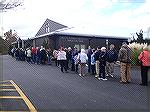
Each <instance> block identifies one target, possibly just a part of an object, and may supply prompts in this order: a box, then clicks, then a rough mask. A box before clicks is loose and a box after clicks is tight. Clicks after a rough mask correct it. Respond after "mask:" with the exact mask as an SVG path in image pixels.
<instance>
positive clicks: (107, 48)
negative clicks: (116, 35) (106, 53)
mask: <svg viewBox="0 0 150 112" xmlns="http://www.w3.org/2000/svg"><path fill="white" fill-rule="evenodd" d="M106 47H107V50H108V39H106Z"/></svg>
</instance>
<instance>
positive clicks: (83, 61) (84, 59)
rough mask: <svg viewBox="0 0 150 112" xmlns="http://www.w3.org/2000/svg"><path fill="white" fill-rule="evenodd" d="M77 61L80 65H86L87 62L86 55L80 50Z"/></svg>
mask: <svg viewBox="0 0 150 112" xmlns="http://www.w3.org/2000/svg"><path fill="white" fill-rule="evenodd" d="M77 59H79V60H80V62H81V63H86V62H87V60H88V57H87V54H86V53H85V50H84V49H81V53H80V54H79V55H78V57H77Z"/></svg>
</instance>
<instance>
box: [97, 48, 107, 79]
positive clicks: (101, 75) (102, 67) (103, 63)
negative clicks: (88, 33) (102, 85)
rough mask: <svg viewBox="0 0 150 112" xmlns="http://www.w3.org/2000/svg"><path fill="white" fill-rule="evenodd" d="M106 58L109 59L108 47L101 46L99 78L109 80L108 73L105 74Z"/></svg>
mask: <svg viewBox="0 0 150 112" xmlns="http://www.w3.org/2000/svg"><path fill="white" fill-rule="evenodd" d="M106 59H107V52H106V48H105V47H102V48H101V53H100V55H99V62H100V64H99V78H98V79H99V80H100V79H102V80H107V79H106V74H105V66H106Z"/></svg>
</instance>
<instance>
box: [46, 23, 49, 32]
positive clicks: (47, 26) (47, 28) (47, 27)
mask: <svg viewBox="0 0 150 112" xmlns="http://www.w3.org/2000/svg"><path fill="white" fill-rule="evenodd" d="M45 32H46V33H48V32H50V28H49V24H46V25H45Z"/></svg>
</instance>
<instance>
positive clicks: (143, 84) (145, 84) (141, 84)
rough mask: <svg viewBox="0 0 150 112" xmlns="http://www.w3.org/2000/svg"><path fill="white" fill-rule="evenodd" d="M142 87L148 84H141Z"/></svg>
mask: <svg viewBox="0 0 150 112" xmlns="http://www.w3.org/2000/svg"><path fill="white" fill-rule="evenodd" d="M140 85H141V86H148V85H147V84H140Z"/></svg>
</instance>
